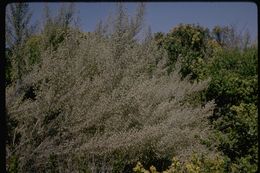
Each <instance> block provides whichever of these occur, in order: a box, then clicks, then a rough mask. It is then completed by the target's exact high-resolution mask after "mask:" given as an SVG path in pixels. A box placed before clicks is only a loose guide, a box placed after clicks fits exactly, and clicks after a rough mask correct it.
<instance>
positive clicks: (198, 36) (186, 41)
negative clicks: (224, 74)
mask: <svg viewBox="0 0 260 173" xmlns="http://www.w3.org/2000/svg"><path fill="white" fill-rule="evenodd" d="M208 39H209V31H208V30H207V29H205V28H203V27H201V26H199V25H190V24H180V25H179V26H177V27H175V28H173V29H172V30H171V31H170V32H169V33H168V34H167V35H166V36H165V39H164V41H163V45H164V48H165V49H166V50H167V52H168V54H169V60H168V67H169V71H171V70H172V68H173V67H174V64H175V62H176V61H177V60H179V61H180V62H181V65H182V69H181V73H182V75H183V76H187V75H189V74H191V76H192V78H193V79H195V78H197V76H198V74H196V72H195V71H194V68H196V64H197V63H198V62H199V61H201V60H203V61H206V58H207V42H208Z"/></svg>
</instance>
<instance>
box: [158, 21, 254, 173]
mask: <svg viewBox="0 0 260 173" xmlns="http://www.w3.org/2000/svg"><path fill="white" fill-rule="evenodd" d="M198 28H201V27H199V26H195V25H180V26H177V27H176V28H174V29H173V30H172V31H170V33H168V34H166V35H163V34H162V33H157V34H155V37H154V38H155V40H156V42H157V44H158V48H160V49H161V48H164V49H166V50H167V52H168V54H170V56H169V59H168V61H169V63H168V64H169V68H170V69H172V68H171V67H172V65H174V64H175V61H176V60H179V59H181V61H182V67H181V69H182V70H181V72H182V75H183V76H184V77H185V76H186V75H187V74H189V75H191V77H192V78H191V80H196V81H200V80H203V79H206V78H211V81H210V83H209V87H208V88H207V90H206V91H203V92H202V93H201V97H200V102H201V104H203V103H204V102H205V100H206V101H207V100H212V99H214V100H215V103H216V107H215V110H214V114H213V116H212V117H210V121H211V123H212V125H214V127H215V129H216V130H217V132H216V134H215V138H216V139H217V141H218V143H216V145H217V147H218V149H219V150H220V151H222V152H223V154H224V155H225V156H227V157H228V158H229V159H230V160H231V162H230V163H229V164H232V163H233V164H236V165H237V167H238V171H242V172H243V171H245V172H255V171H256V170H257V162H258V157H257V154H258V149H257V148H258V136H257V134H258V131H257V103H258V102H257V97H258V83H257V79H258V78H257V77H258V75H257V74H258V73H257V72H258V69H257V64H258V61H257V57H258V54H257V48H256V46H255V45H250V44H249V36H248V33H245V35H238V34H237V33H236V30H235V29H234V27H228V26H227V27H219V26H216V27H215V28H214V29H213V31H212V32H211V33H210V32H209V31H208V30H206V29H204V30H203V29H200V30H199V29H198ZM196 33H197V34H196ZM199 33H201V34H199ZM197 35H200V37H198V36H197ZM202 36H204V37H202ZM194 38H197V39H194ZM203 38H204V39H203ZM193 40H196V41H198V42H197V45H199V49H194V46H193V43H195V42H194V41H193ZM198 43H200V44H198ZM183 52H184V53H183ZM189 52H192V53H189ZM185 55H188V58H185V57H186V56H185ZM185 72H187V73H185ZM194 101H199V100H197V99H196V100H194Z"/></svg>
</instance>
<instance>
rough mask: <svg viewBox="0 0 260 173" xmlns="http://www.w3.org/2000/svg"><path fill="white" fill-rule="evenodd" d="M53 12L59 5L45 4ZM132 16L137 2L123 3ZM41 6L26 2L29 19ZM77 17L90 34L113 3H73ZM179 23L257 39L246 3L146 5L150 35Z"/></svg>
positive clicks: (253, 16)
mask: <svg viewBox="0 0 260 173" xmlns="http://www.w3.org/2000/svg"><path fill="white" fill-rule="evenodd" d="M48 4H49V7H50V8H51V10H52V11H54V12H55V11H57V9H58V8H59V6H60V5H61V3H48ZM125 4H126V8H127V10H128V12H129V14H130V15H131V14H133V12H134V10H135V8H136V6H137V3H125ZM43 6H44V3H30V7H31V10H32V12H33V20H38V21H39V22H41V17H42V12H43ZM75 7H76V11H77V13H76V14H77V16H78V17H79V18H80V25H81V28H82V29H83V30H84V31H93V30H94V28H95V26H96V23H97V22H98V21H99V20H100V19H102V20H105V19H106V17H107V16H108V15H109V13H113V12H114V10H115V3H111V2H103V3H100V2H95V3H88V2H86V3H75ZM179 23H185V24H186V23H190V24H192V23H193V24H200V25H201V26H204V27H207V28H209V29H212V28H213V27H214V26H216V25H220V26H225V25H231V24H232V25H234V26H236V27H237V29H238V31H245V30H246V29H248V30H249V32H250V34H251V36H252V37H253V39H255V38H256V36H257V6H256V4H254V3H250V2H193V3H191V2H148V3H146V16H145V25H146V26H150V27H151V30H152V32H158V31H161V32H168V31H169V30H170V29H171V28H173V27H174V26H177V25H178V24H179Z"/></svg>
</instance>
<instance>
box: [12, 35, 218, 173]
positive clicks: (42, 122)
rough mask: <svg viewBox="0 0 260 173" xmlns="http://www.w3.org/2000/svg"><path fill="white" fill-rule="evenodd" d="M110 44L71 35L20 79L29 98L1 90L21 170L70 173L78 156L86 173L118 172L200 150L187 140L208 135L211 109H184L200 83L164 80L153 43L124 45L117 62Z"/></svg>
mask: <svg viewBox="0 0 260 173" xmlns="http://www.w3.org/2000/svg"><path fill="white" fill-rule="evenodd" d="M116 45H117V42H116V41H114V39H106V38H102V37H99V36H96V34H91V33H90V34H87V35H85V37H84V39H82V34H81V33H79V32H76V31H75V32H71V33H70V34H69V36H68V37H66V38H65V41H64V42H63V43H61V45H60V46H59V48H58V49H57V50H56V51H54V50H53V49H47V50H46V51H42V52H41V56H42V57H43V58H42V61H41V63H40V64H39V66H38V67H37V68H34V69H33V71H32V72H31V73H29V74H28V75H27V76H26V77H25V78H24V83H25V86H34V93H35V98H34V99H24V97H23V95H20V96H18V97H12V86H10V87H9V88H7V112H8V114H9V116H10V117H11V119H15V120H16V121H17V122H18V124H17V127H16V129H15V134H16V135H17V134H19V135H20V139H19V142H18V143H17V144H16V145H15V146H14V149H13V150H12V152H14V153H16V154H17V156H19V163H20V165H19V168H20V171H26V172H28V171H29V172H30V171H33V170H36V169H37V170H38V171H40V172H41V171H44V170H47V169H50V168H51V167H52V166H53V165H56V166H55V167H58V168H57V169H58V170H59V171H72V170H76V169H77V166H76V165H78V164H77V163H78V161H77V160H78V159H75V158H74V157H73V155H79V156H80V155H82V157H83V158H84V160H86V162H87V167H88V168H86V169H90V170H92V171H93V170H96V171H101V170H104V169H106V170H114V169H118V170H117V171H119V172H121V171H122V170H123V169H126V166H127V165H129V164H130V165H131V164H133V163H134V162H135V161H137V160H138V159H140V158H149V157H154V158H156V159H157V160H159V159H162V160H163V159H166V160H167V159H168V160H169V158H170V156H171V155H172V154H176V155H178V156H180V157H181V158H185V157H187V156H188V155H190V152H191V151H192V150H195V151H199V152H206V151H207V149H206V148H205V147H204V146H203V145H201V144H200V143H199V140H196V138H195V137H194V136H200V137H201V138H203V137H204V136H207V134H208V133H209V131H208V130H207V129H208V126H207V121H206V117H208V116H209V115H211V111H212V109H213V104H212V103H208V104H206V105H205V106H204V107H192V106H191V105H189V104H187V103H185V102H183V100H184V99H185V98H186V96H189V95H191V94H192V93H194V92H197V91H201V90H203V89H205V87H206V85H207V81H206V82H201V83H193V84H191V83H190V82H188V79H184V80H181V77H180V75H179V74H178V71H174V72H172V73H171V74H170V75H167V72H166V69H165V68H164V66H165V65H164V64H165V58H166V53H164V52H163V51H159V50H157V48H156V45H155V43H154V42H150V43H149V44H145V45H142V44H139V43H134V42H132V44H126V45H125V48H124V50H123V52H121V54H120V58H119V57H117V56H115V52H117V46H116ZM158 59H160V61H159V62H158V63H156V61H155V60H158ZM149 66H154V67H156V68H154V69H152V70H151V69H150V68H148V67H149ZM15 134H14V136H15ZM115 153H119V154H118V155H117V154H115ZM50 159H51V160H50ZM55 159H57V161H55ZM120 159H121V161H120ZM32 160H34V162H32ZM48 160H49V161H48ZM155 161H156V160H155ZM111 165H114V167H112V168H111ZM114 171H115V170H114Z"/></svg>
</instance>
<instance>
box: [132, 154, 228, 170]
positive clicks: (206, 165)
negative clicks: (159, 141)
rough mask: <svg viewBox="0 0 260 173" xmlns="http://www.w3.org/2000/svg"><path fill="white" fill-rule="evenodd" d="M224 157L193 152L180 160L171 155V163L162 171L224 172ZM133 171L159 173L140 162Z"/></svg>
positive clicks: (152, 167)
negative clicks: (184, 159)
mask: <svg viewBox="0 0 260 173" xmlns="http://www.w3.org/2000/svg"><path fill="white" fill-rule="evenodd" d="M224 163H225V161H224V159H223V158H222V157H221V156H219V155H216V156H215V157H214V158H209V157H205V156H204V155H197V154H193V155H192V156H191V158H190V159H189V160H186V161H184V162H180V161H179V160H178V159H177V158H176V157H173V159H172V164H171V165H170V166H169V168H168V169H167V170H165V171H162V173H222V172H224ZM133 171H134V172H135V173H159V172H158V171H157V170H156V168H155V167H154V166H151V167H150V168H149V170H147V169H145V168H144V166H143V165H142V164H141V162H138V163H137V165H136V166H135V167H134V168H133Z"/></svg>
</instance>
